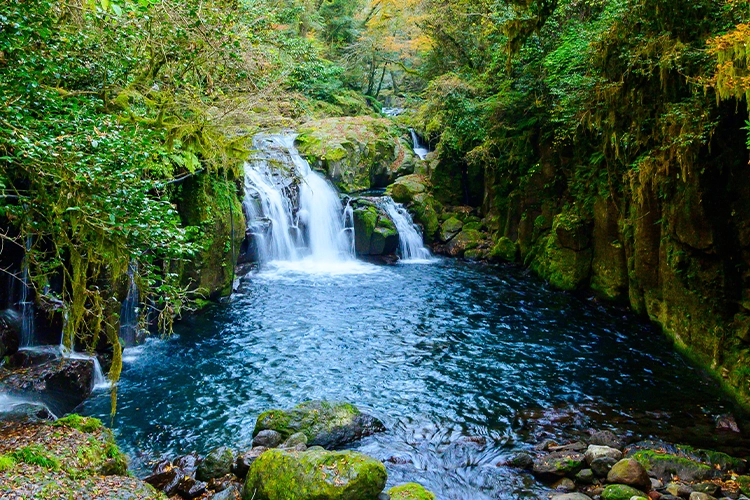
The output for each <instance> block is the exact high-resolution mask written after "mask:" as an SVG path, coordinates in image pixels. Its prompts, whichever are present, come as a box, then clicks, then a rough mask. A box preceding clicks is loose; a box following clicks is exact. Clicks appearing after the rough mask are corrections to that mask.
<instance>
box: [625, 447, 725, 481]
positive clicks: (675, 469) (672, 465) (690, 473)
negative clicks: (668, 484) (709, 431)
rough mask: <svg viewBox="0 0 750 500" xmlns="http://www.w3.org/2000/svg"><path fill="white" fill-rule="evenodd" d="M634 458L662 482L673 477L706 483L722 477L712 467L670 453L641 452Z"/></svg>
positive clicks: (634, 455)
mask: <svg viewBox="0 0 750 500" xmlns="http://www.w3.org/2000/svg"><path fill="white" fill-rule="evenodd" d="M632 457H633V459H635V460H637V461H638V462H640V463H641V464H643V466H644V467H645V468H646V470H647V471H648V472H650V473H652V474H654V475H655V476H656V477H658V478H659V479H660V480H662V481H668V480H670V479H672V476H677V477H679V478H680V479H681V480H683V481H687V482H695V481H705V480H707V479H712V478H714V477H717V476H718V475H720V471H718V470H716V469H714V468H713V467H712V466H710V465H707V464H702V463H700V462H698V461H696V460H691V459H689V458H686V457H684V456H679V455H673V454H670V453H659V452H658V451H653V450H641V451H638V452H636V453H635V454H633V455H632Z"/></svg>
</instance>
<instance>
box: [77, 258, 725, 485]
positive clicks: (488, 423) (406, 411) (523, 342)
mask: <svg viewBox="0 0 750 500" xmlns="http://www.w3.org/2000/svg"><path fill="white" fill-rule="evenodd" d="M304 269H305V266H304V265H303V263H295V265H294V266H291V265H287V266H283V267H271V268H269V269H268V270H266V271H264V272H261V273H253V274H251V275H249V276H247V277H246V278H244V279H243V280H242V282H241V285H240V290H239V292H238V293H236V294H235V295H234V296H233V297H232V299H231V300H230V301H229V302H228V303H226V304H222V305H218V306H215V307H213V308H212V309H210V310H209V311H208V312H207V313H204V314H201V315H200V316H197V317H194V318H190V319H187V320H185V321H183V322H181V323H180V324H179V325H178V326H177V328H176V335H175V336H174V337H172V338H170V339H168V340H157V341H150V342H148V343H147V344H146V345H145V346H141V347H138V348H135V349H130V350H127V351H126V356H125V362H124V369H123V372H122V378H121V382H120V385H119V389H118V406H117V416H116V418H115V420H114V427H115V429H116V432H117V436H118V440H119V442H120V444H121V445H122V447H123V448H124V450H125V451H126V452H128V453H129V454H130V455H131V456H132V457H134V458H135V463H134V465H135V466H136V467H137V468H139V471H140V472H141V473H144V472H146V466H147V462H148V460H150V459H154V458H158V457H160V456H168V457H174V456H176V455H177V454H181V453H185V452H189V451H193V450H196V451H198V452H205V451H207V450H209V449H210V448H212V447H215V446H219V445H229V446H235V447H247V446H249V444H250V443H251V441H252V430H253V427H254V424H255V420H256V417H257V416H258V415H259V414H260V413H261V412H262V411H264V410H267V409H270V408H278V407H282V408H283V407H291V406H293V405H295V404H297V403H299V402H301V401H304V400H308V399H330V400H343V401H349V402H352V403H355V404H356V405H358V406H360V408H362V409H363V410H365V411H368V412H371V413H372V414H374V415H376V416H377V417H379V418H380V419H381V420H383V422H384V423H385V424H386V426H387V427H388V429H389V431H388V432H386V433H384V434H381V435H378V436H373V437H370V438H366V439H365V440H363V441H362V442H359V443H356V444H355V445H354V446H353V447H354V448H355V449H357V450H361V451H363V452H365V453H368V454H370V455H372V456H374V457H376V458H378V459H380V460H383V461H384V462H385V463H386V466H387V468H388V473H389V485H394V484H398V483H402V482H406V481H418V482H420V483H422V484H424V485H425V486H426V487H428V488H430V489H432V490H433V491H435V492H436V493H437V494H438V496H439V498H450V499H465V498H471V499H485V498H507V499H511V498H525V497H528V498H537V497H541V496H542V494H543V492H544V488H543V487H542V486H540V485H538V484H536V483H535V482H534V481H533V480H531V479H530V478H529V477H528V476H524V475H522V474H519V473H517V472H516V471H513V470H510V469H507V468H505V467H502V466H499V464H500V463H502V461H503V459H504V458H506V457H507V455H508V454H509V453H510V452H511V451H512V450H515V449H518V448H524V447H528V446H530V445H529V444H527V443H524V442H522V440H523V439H527V440H532V441H533V440H534V439H541V438H542V437H545V436H547V435H550V434H552V435H554V434H555V433H558V432H559V433H564V432H567V431H570V430H571V428H574V429H573V430H581V428H585V427H586V426H591V427H595V428H603V427H607V426H609V427H615V428H618V427H619V430H622V431H628V432H632V431H633V429H640V432H641V433H645V434H649V433H652V434H654V435H658V436H662V437H667V438H670V437H671V438H679V439H682V440H689V439H693V438H696V436H701V435H705V434H706V433H705V428H703V427H695V429H693V427H691V426H693V425H694V424H695V425H696V426H697V425H698V424H701V425H704V424H705V422H706V421H709V422H710V421H711V420H710V419H711V417H712V416H713V415H715V414H719V413H721V412H724V411H727V408H726V407H725V405H724V403H722V401H721V400H720V396H719V395H718V394H719V392H718V390H717V388H716V387H715V386H714V385H713V384H712V383H710V382H709V381H707V380H705V379H704V378H703V377H702V376H701V375H700V374H699V373H698V372H697V371H696V370H695V369H693V368H692V367H691V366H690V365H688V364H687V363H686V362H685V361H684V360H683V359H682V358H681V357H680V356H679V355H677V354H675V353H674V352H673V351H672V350H671V348H670V346H669V345H668V344H667V342H666V341H665V340H664V339H663V337H662V335H661V334H660V333H659V332H657V331H656V330H655V329H654V328H652V327H651V326H649V325H647V324H645V323H643V322H641V321H640V320H637V319H635V318H633V317H632V316H631V315H629V314H628V313H626V312H625V311H622V310H618V309H613V308H611V307H607V308H605V307H603V306H601V305H600V304H598V303H596V302H594V301H592V300H587V299H584V298H578V297H575V296H572V295H569V294H565V293H560V292H554V291H551V290H549V289H548V288H547V287H546V286H545V285H544V284H543V283H542V282H541V281H539V280H537V279H535V278H532V277H530V276H528V275H527V274H526V273H524V272H523V271H522V270H519V269H516V268H512V267H489V266H483V265H477V264H469V263H464V262H460V261H455V260H441V261H438V262H435V263H433V264H430V265H397V266H374V265H369V264H363V263H358V262H353V263H348V264H345V265H344V267H343V268H342V267H337V266H333V267H330V268H329V267H326V266H323V267H320V268H318V272H313V273H309V272H304ZM85 410H86V412H87V413H89V414H92V415H97V416H101V417H105V418H106V416H107V415H108V414H109V397H108V395H107V394H100V395H98V396H96V397H95V398H94V399H92V400H90V401H89V402H88V403H87V407H86V409H85ZM535 419H536V420H535ZM676 423H677V424H676ZM545 424H550V425H547V426H545ZM566 426H567V427H569V428H566ZM678 428H679V429H678ZM683 428H684V429H683ZM691 429H692V431H691ZM683 431H684V432H683ZM676 433H677V434H676ZM696 439H697V438H696Z"/></svg>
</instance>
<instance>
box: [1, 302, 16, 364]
mask: <svg viewBox="0 0 750 500" xmlns="http://www.w3.org/2000/svg"><path fill="white" fill-rule="evenodd" d="M4 313H6V311H0V359H2V358H4V357H5V356H11V355H13V354H15V353H16V352H17V351H18V347H19V344H20V341H19V335H18V330H17V329H16V328H15V327H14V325H13V322H12V321H11V320H10V318H9V317H6V316H7V315H6V314H4ZM7 314H8V315H9V314H10V313H7Z"/></svg>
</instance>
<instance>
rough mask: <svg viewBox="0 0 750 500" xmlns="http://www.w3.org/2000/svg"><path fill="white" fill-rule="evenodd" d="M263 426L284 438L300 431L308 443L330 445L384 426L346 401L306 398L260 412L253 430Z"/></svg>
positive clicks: (335, 444)
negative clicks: (285, 406)
mask: <svg viewBox="0 0 750 500" xmlns="http://www.w3.org/2000/svg"><path fill="white" fill-rule="evenodd" d="M267 429H270V430H275V431H277V432H279V433H280V434H281V436H282V437H283V438H284V439H287V438H289V437H290V436H291V435H292V434H296V433H298V432H302V433H304V434H305V436H306V437H307V444H308V445H309V446H322V447H323V448H327V449H332V448H336V447H339V446H343V445H346V444H348V443H351V442H353V441H357V440H358V439H361V438H363V437H366V436H370V435H372V434H375V433H377V432H383V431H385V426H384V425H383V423H382V422H381V421H380V420H378V419H377V418H375V417H373V416H371V415H367V414H365V413H362V412H360V411H359V409H357V408H356V407H355V406H353V405H351V404H349V403H340V402H327V401H307V402H305V403H302V404H299V405H297V406H295V407H294V408H292V409H290V410H270V411H267V412H264V413H262V414H261V415H260V416H259V417H258V420H257V422H256V424H255V430H254V432H253V434H254V435H256V436H257V435H258V434H259V433H260V432H261V431H263V430H267Z"/></svg>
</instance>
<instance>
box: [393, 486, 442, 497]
mask: <svg viewBox="0 0 750 500" xmlns="http://www.w3.org/2000/svg"><path fill="white" fill-rule="evenodd" d="M388 495H390V497H391V500H435V498H436V497H435V494H434V493H433V492H431V491H429V490H427V489H426V488H425V487H424V486H422V485H421V484H418V483H407V484H402V485H399V486H394V487H393V488H391V489H390V490H388Z"/></svg>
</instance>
